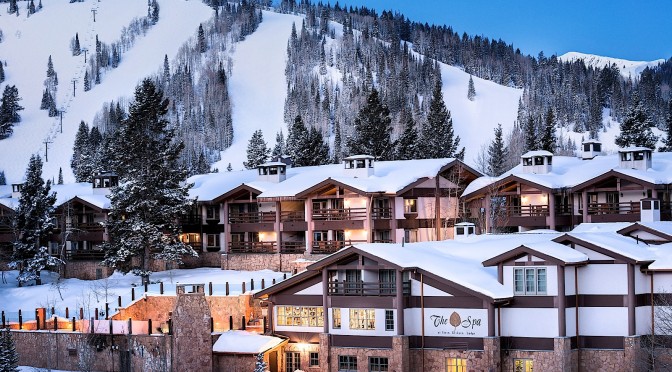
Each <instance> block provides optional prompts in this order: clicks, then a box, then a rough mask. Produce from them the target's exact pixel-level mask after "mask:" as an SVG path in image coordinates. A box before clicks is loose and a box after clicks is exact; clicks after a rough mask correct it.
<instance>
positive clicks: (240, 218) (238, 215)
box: [229, 212, 275, 223]
mask: <svg viewBox="0 0 672 372" xmlns="http://www.w3.org/2000/svg"><path fill="white" fill-rule="evenodd" d="M259 222H270V223H274V222H275V212H231V213H229V223H259Z"/></svg>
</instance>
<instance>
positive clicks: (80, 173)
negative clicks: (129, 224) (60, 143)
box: [70, 120, 90, 182]
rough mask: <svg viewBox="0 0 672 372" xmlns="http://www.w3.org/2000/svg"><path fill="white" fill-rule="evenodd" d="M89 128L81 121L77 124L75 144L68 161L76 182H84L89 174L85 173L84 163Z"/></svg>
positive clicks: (87, 150)
mask: <svg viewBox="0 0 672 372" xmlns="http://www.w3.org/2000/svg"><path fill="white" fill-rule="evenodd" d="M89 148H90V146H89V126H88V125H87V124H86V123H85V122H84V120H82V121H81V122H80V123H79V129H77V134H76V135H75V142H74V144H73V147H72V158H71V159H70V167H71V168H72V172H73V173H74V174H75V181H76V182H86V181H88V178H89V176H90V174H88V172H86V170H85V168H86V162H87V161H88V160H89V159H88V158H87V156H88V153H89Z"/></svg>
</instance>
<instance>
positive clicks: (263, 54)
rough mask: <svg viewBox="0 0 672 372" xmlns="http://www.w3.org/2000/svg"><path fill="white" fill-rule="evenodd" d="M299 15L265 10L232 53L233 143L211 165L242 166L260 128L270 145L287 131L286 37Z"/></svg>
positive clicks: (230, 84) (230, 83)
mask: <svg viewBox="0 0 672 372" xmlns="http://www.w3.org/2000/svg"><path fill="white" fill-rule="evenodd" d="M302 19H303V18H302V17H299V16H294V15H289V14H278V13H273V12H268V11H264V12H263V22H261V24H260V25H259V28H258V29H257V31H255V32H254V33H253V34H252V35H249V36H247V37H246V38H245V41H243V42H241V43H238V44H236V46H235V52H234V54H233V72H232V73H231V79H230V80H229V91H230V92H231V100H232V101H233V113H232V120H233V128H234V129H233V130H234V132H233V144H232V145H231V147H229V148H228V149H226V150H224V151H222V152H221V156H222V157H221V159H222V160H221V161H219V162H217V163H215V164H213V165H212V168H218V169H220V170H224V169H226V167H227V166H228V164H229V163H231V166H232V167H233V169H236V170H239V169H243V161H247V144H248V142H249V141H250V138H251V137H252V134H253V133H254V132H255V131H256V130H257V129H261V130H262V132H263V133H264V139H265V140H266V143H267V144H268V146H269V147H273V145H274V144H275V134H276V133H277V132H279V131H280V130H282V131H283V132H284V133H285V135H287V128H286V125H285V122H284V112H285V98H286V97H287V80H286V79H285V65H286V63H287V40H289V36H290V35H291V33H292V23H293V22H294V23H296V25H297V26H296V27H297V28H298V27H301V20H302Z"/></svg>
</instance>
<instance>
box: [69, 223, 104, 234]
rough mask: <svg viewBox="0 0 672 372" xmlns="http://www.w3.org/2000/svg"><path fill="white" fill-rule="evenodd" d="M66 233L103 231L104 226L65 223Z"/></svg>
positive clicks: (98, 224)
mask: <svg viewBox="0 0 672 372" xmlns="http://www.w3.org/2000/svg"><path fill="white" fill-rule="evenodd" d="M65 229H66V231H89V232H90V231H103V230H105V226H103V224H102V223H98V222H75V223H66V224H65Z"/></svg>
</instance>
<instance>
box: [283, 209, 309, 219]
mask: <svg viewBox="0 0 672 372" xmlns="http://www.w3.org/2000/svg"><path fill="white" fill-rule="evenodd" d="M305 220H306V213H305V212H304V211H282V212H280V221H282V222H303V221H305Z"/></svg>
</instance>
